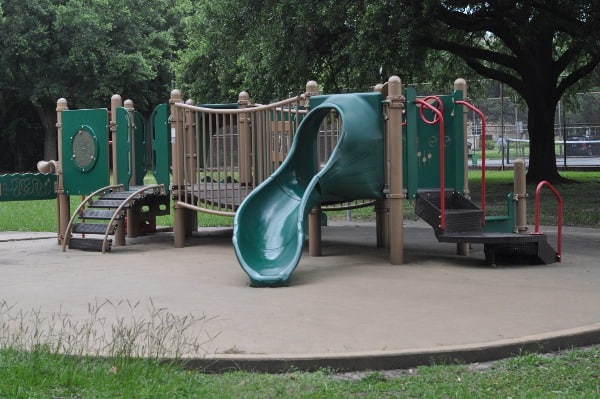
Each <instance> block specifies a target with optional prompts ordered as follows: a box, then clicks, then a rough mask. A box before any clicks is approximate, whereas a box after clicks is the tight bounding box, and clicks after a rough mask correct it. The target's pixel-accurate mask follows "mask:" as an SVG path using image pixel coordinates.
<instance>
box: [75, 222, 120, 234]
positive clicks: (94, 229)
mask: <svg viewBox="0 0 600 399" xmlns="http://www.w3.org/2000/svg"><path fill="white" fill-rule="evenodd" d="M107 228H108V224H106V223H77V224H75V226H74V227H73V233H74V234H102V235H104V234H105V233H106V230H107ZM116 228H117V225H116V224H115V225H114V226H113V228H112V230H111V231H109V234H112V233H114V231H115V229H116Z"/></svg>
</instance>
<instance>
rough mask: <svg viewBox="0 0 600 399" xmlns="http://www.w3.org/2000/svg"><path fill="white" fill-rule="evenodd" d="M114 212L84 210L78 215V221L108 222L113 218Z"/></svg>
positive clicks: (118, 216)
mask: <svg viewBox="0 0 600 399" xmlns="http://www.w3.org/2000/svg"><path fill="white" fill-rule="evenodd" d="M114 214H115V211H114V210H99V209H84V210H83V211H82V212H81V213H80V214H79V218H80V219H94V220H110V219H112V217H113V216H114ZM120 218H121V215H117V217H116V219H120Z"/></svg>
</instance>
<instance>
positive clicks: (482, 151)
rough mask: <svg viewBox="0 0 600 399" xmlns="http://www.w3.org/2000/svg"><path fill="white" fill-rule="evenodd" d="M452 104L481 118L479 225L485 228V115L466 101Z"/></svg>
mask: <svg viewBox="0 0 600 399" xmlns="http://www.w3.org/2000/svg"><path fill="white" fill-rule="evenodd" d="M454 103H455V104H459V105H464V106H466V107H467V108H469V109H470V110H472V111H473V112H475V113H476V114H477V115H479V118H481V142H482V143H483V144H482V145H481V211H482V213H481V225H482V226H485V145H486V142H487V141H486V132H485V129H486V122H485V115H484V114H483V112H482V111H481V110H480V109H479V108H477V107H475V106H474V105H473V104H471V103H469V102H467V101H463V100H457V101H455V102H454Z"/></svg>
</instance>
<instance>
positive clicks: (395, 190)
mask: <svg viewBox="0 0 600 399" xmlns="http://www.w3.org/2000/svg"><path fill="white" fill-rule="evenodd" d="M404 101H405V99H404V97H403V96H402V81H401V80H400V78H399V77H398V76H392V77H390V78H389V79H388V96H387V102H388V124H387V129H386V134H387V138H388V139H387V142H388V143H389V153H388V154H389V155H388V159H387V165H388V167H389V172H388V173H389V176H390V186H389V188H390V192H389V194H388V195H387V198H388V200H389V205H390V226H389V228H390V263H391V264H393V265H400V264H402V263H404V226H403V224H404V214H403V210H402V207H403V201H404V192H403V190H402V184H403V182H402V168H403V160H402V109H403V108H404Z"/></svg>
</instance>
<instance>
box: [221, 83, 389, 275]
mask: <svg viewBox="0 0 600 399" xmlns="http://www.w3.org/2000/svg"><path fill="white" fill-rule="evenodd" d="M381 100H382V97H381V95H380V94H379V93H363V94H336V95H330V96H314V97H312V98H311V111H310V113H308V115H306V117H305V118H304V119H303V121H302V123H301V124H300V125H299V126H298V130H297V132H296V135H295V137H294V142H293V144H292V148H291V149H290V153H289V154H288V156H287V158H286V159H285V161H284V162H283V164H282V165H281V166H280V167H279V168H278V169H277V170H276V171H275V173H273V175H271V176H270V177H269V178H268V179H267V180H265V181H264V182H263V183H262V184H261V185H259V186H258V187H257V188H256V189H255V190H254V191H253V192H252V193H251V194H250V195H249V196H248V197H247V198H246V200H245V201H244V202H243V203H242V204H241V206H240V208H239V209H238V211H237V213H236V215H235V220H234V227H233V245H234V249H235V254H236V256H237V258H238V261H239V262H240V265H241V266H242V268H243V269H244V271H245V272H246V273H247V274H248V276H249V277H250V284H251V285H253V286H279V285H287V284H289V280H290V277H291V274H292V272H293V271H294V269H295V268H296V266H297V265H298V262H299V261H300V257H301V256H302V249H303V246H304V240H305V231H306V228H307V223H306V220H307V216H308V213H309V212H310V210H311V209H312V208H313V207H314V206H315V205H316V204H318V203H319V202H323V203H325V202H342V201H350V200H355V199H367V198H382V197H383V186H384V166H385V165H384V159H385V158H384V156H383V155H384V154H383V151H384V144H383V120H382V112H381ZM332 110H335V111H336V112H338V113H339V116H340V118H341V120H342V132H341V134H340V137H339V139H338V144H337V145H336V147H335V148H334V150H333V152H332V154H331V156H330V158H329V160H328V161H327V163H326V164H325V165H324V166H323V167H322V168H319V165H318V157H317V156H318V153H317V140H318V138H319V129H320V126H321V122H322V121H323V119H324V118H325V117H326V116H327V115H328V114H329V112H331V111H332ZM399 133H400V132H399Z"/></svg>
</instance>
